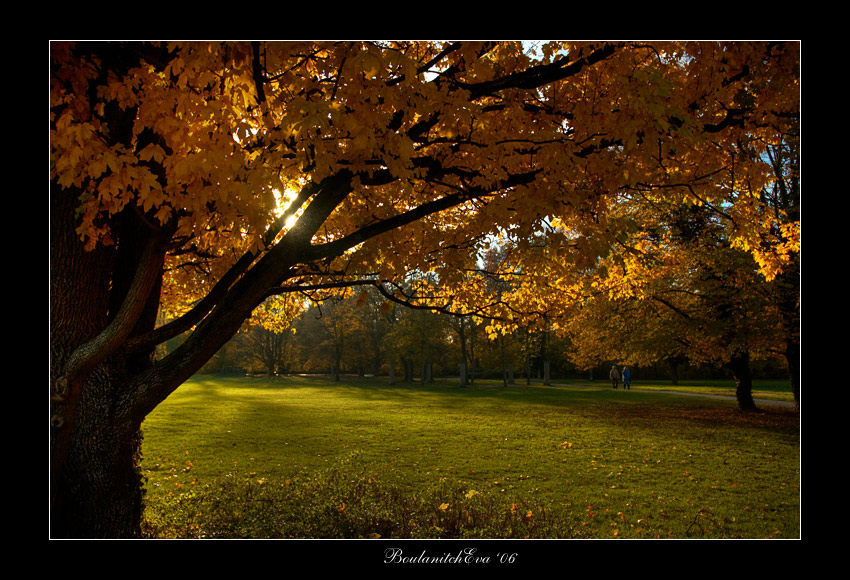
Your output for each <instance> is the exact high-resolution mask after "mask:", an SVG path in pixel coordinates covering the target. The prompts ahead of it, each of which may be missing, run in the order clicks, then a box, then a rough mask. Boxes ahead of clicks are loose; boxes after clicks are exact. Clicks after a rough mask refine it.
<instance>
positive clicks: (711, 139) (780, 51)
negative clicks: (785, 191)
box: [51, 42, 799, 322]
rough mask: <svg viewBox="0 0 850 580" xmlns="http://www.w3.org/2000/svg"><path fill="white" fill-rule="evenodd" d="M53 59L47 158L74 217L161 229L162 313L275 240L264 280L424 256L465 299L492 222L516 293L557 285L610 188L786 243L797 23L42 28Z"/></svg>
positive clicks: (597, 231)
mask: <svg viewBox="0 0 850 580" xmlns="http://www.w3.org/2000/svg"><path fill="white" fill-rule="evenodd" d="M532 48H533V49H532ZM52 57H53V63H54V68H53V71H52V76H51V80H52V84H51V107H52V109H51V147H52V167H51V175H52V179H53V180H54V182H55V183H56V184H58V185H59V186H60V187H62V188H66V189H73V190H75V191H78V195H79V210H78V216H79V222H78V223H77V224H75V227H76V231H77V233H78V235H79V237H80V239H81V240H82V241H83V242H84V243H85V244H87V245H88V247H94V246H95V245H97V244H110V243H112V242H113V232H112V230H111V226H110V224H111V221H110V218H111V217H112V216H115V215H117V214H118V213H120V212H121V211H123V210H125V209H126V208H128V207H130V208H132V209H133V210H134V211H135V212H137V213H138V214H139V215H142V216H144V219H145V220H146V222H147V223H149V224H150V227H151V228H154V229H158V228H162V229H170V231H171V232H173V233H172V234H171V240H172V245H171V250H170V253H169V255H168V257H167V262H166V265H167V266H169V268H167V269H166V272H167V273H166V275H165V279H164V292H165V294H164V295H165V296H166V297H167V298H168V302H169V304H171V305H172V306H174V307H175V312H177V311H178V309H177V308H176V305H177V304H178V303H180V302H181V301H182V302H184V303H189V302H195V301H197V300H199V299H200V298H201V297H203V296H204V295H206V294H207V292H208V291H209V289H210V288H211V287H212V284H213V283H214V282H216V281H220V280H225V282H226V284H224V285H225V286H227V287H228V288H233V286H232V284H233V280H229V279H228V278H227V275H228V274H227V273H228V272H230V274H231V275H232V278H233V279H236V278H237V277H239V276H244V274H245V273H246V272H248V271H250V270H251V269H256V270H257V272H258V276H259V272H260V265H261V264H263V263H264V261H263V258H264V257H267V256H272V255H275V254H276V253H277V254H279V255H278V256H277V257H276V258H275V259H274V260H272V259H271V258H269V259H268V260H266V261H265V265H264V266H263V267H264V268H265V270H264V271H265V272H267V273H268V275H266V276H261V277H260V279H259V280H258V281H257V283H258V284H261V285H263V286H266V287H265V288H263V292H264V293H265V295H268V294H269V293H272V292H273V291H274V289H275V288H277V287H279V286H281V285H285V286H287V287H298V286H303V285H305V284H310V285H316V284H323V283H325V284H326V283H329V282H332V281H333V282H336V281H351V280H355V279H363V278H364V277H373V278H374V279H379V280H394V281H400V280H402V279H403V278H404V277H405V276H406V275H408V274H409V273H410V272H413V271H420V272H433V273H435V274H437V276H438V279H439V280H440V283H441V285H443V287H444V288H446V289H447V290H446V291H447V292H449V295H450V297H451V300H452V303H453V304H454V305H455V306H457V307H461V308H466V309H468V310H474V309H475V308H476V307H477V305H480V304H481V303H483V302H485V301H486V300H485V298H484V293H485V292H486V291H487V288H486V285H484V284H482V283H481V281H480V280H479V279H477V278H475V277H473V276H470V273H471V272H473V271H475V270H476V269H478V268H480V266H481V264H480V262H479V261H478V259H477V258H478V255H479V254H480V252H481V251H482V250H483V249H485V248H486V247H488V246H489V245H491V244H498V243H499V242H498V240H499V239H500V236H501V238H502V239H509V240H511V242H512V244H514V246H515V247H516V249H517V255H519V256H522V257H521V258H516V259H515V260H514V262H512V263H511V268H513V270H512V272H513V273H514V274H516V272H518V271H521V272H522V273H523V275H524V276H525V277H524V279H523V281H524V285H523V288H524V289H525V290H527V291H528V292H527V297H528V299H529V300H534V296H533V293H532V292H531V289H533V288H534V287H535V284H533V283H530V282H533V281H534V280H535V279H544V278H545V280H546V281H547V284H548V285H549V286H550V290H551V288H556V289H558V291H559V292H560V293H561V295H562V296H568V295H569V291H570V290H569V288H570V284H572V278H574V274H575V272H578V271H581V269H582V268H586V267H588V266H590V265H592V264H594V263H595V261H596V260H597V258H598V257H600V256H604V255H605V254H606V253H607V252H608V250H609V249H610V248H611V247H612V244H616V243H617V236H618V235H621V233H622V232H621V231H618V228H619V227H620V226H619V225H617V224H614V223H609V221H608V216H609V215H610V214H611V213H612V208H616V207H618V206H620V205H622V204H623V203H626V202H629V203H638V201H637V200H639V203H640V204H641V207H642V208H644V209H643V210H641V211H644V212H647V211H649V212H651V211H652V210H651V208H652V204H653V200H664V202H665V204H669V203H674V204H698V205H705V204H709V205H712V206H714V207H717V208H722V209H723V211H724V212H725V214H726V215H728V216H730V217H731V221H730V222H729V223H730V224H734V225H733V227H731V228H730V233H729V235H730V239H731V241H732V243H733V244H735V245H737V246H738V247H741V248H745V249H747V250H749V251H751V252H753V253H754V255H755V256H756V258H757V260H758V262H759V264H760V265H761V267H762V269H763V273H764V275H766V276H767V277H772V276H774V275H775V274H776V272H777V271H779V270H780V269H781V268H782V267H783V264H784V263H785V262H786V261H787V256H788V254H789V252H791V251H793V250H795V249H796V248H797V247H798V243H799V242H798V241H797V240H798V234H797V230H798V227H799V224H798V223H797V222H795V221H793V220H790V221H788V220H786V221H785V223H783V225H782V229H781V230H780V229H777V228H776V227H775V226H776V223H775V220H773V221H772V220H767V219H765V206H764V204H763V203H761V201H760V198H759V195H760V192H761V191H762V190H763V189H764V188H765V187H768V186H769V184H770V182H771V180H773V179H775V176H774V174H773V172H772V171H771V166H770V162H769V160H768V159H767V157H766V152H767V150H768V149H769V147H770V146H771V145H773V144H775V143H777V142H778V141H779V140H781V139H782V137H783V135H785V134H787V133H788V132H789V131H791V130H792V129H793V127H794V124H795V123H796V122H797V118H798V115H799V46H798V44H795V43H769V42H756V43H744V42H740V43H739V42H732V43H716V42H652V43H641V42H621V43H603V42H595V43H593V42H583V43H562V42H551V43H541V44H537V45H534V47H529V46H528V45H524V44H522V43H519V42H493V43H488V42H461V43H447V42H391V43H379V42H254V43H250V42H244V43H211V42H203V43H179V44H178V43H175V44H150V45H148V44H139V43H128V44H107V45H105V46H102V45H89V44H85V43H84V44H82V45H76V46H75V45H72V44H65V43H56V44H54V45H52ZM118 121H122V122H123V124H120V126H121V127H122V128H123V131H124V132H123V133H118V132H116V127H118V126H119V122H118ZM652 219H657V220H663V219H664V216H663V215H655V216H654V217H653V218H652ZM534 248H536V249H537V250H538V251H526V250H531V249H534ZM543 249H545V251H544V250H543ZM283 254H285V255H286V256H287V257H286V259H284V258H283V257H282V255H283ZM240 260H241V261H240ZM188 264H192V265H193V266H197V267H195V268H187V267H185V266H186V265H188ZM234 268H236V269H237V270H238V272H236V274H238V275H234V272H235V270H234ZM199 271H203V273H204V276H202V277H198V275H197V273H198V272H199ZM559 281H560V282H562V285H561V286H558V282H559ZM545 296H546V297H545V298H544V299H545V300H549V299H550V298H551V296H552V294H551V292H550V293H549V294H546V295H545ZM261 298H262V296H261V294H260V293H256V294H255V295H254V296H252V298H251V301H252V302H255V303H257V302H258V301H259V300H260V299H261ZM447 299H448V298H447ZM253 306H256V304H253ZM521 309H522V308H521V307H520V306H519V303H517V304H515V305H514V310H515V311H519V310H521ZM528 309H529V310H533V309H534V306H533V305H531V306H529V307H528ZM208 311H209V310H205V311H204V312H203V313H196V315H195V318H194V320H193V322H197V321H199V320H200V319H201V318H202V317H203V316H204V315H205V314H206V312H208Z"/></svg>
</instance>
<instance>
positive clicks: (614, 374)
mask: <svg viewBox="0 0 850 580" xmlns="http://www.w3.org/2000/svg"><path fill="white" fill-rule="evenodd" d="M608 378H609V379H611V383H612V384H613V385H614V388H615V389H616V388H617V385H618V384H619V383H620V372H619V371H618V370H617V365H611V372H610V373H608Z"/></svg>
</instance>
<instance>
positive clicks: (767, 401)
mask: <svg viewBox="0 0 850 580" xmlns="http://www.w3.org/2000/svg"><path fill="white" fill-rule="evenodd" d="M556 384H557V385H558V386H561V387H574V388H577V389H598V390H606V389H608V390H611V387H608V386H604V387H603V386H601V385H600V386H596V385H572V384H569V383H556ZM629 390H630V391H642V392H644V393H664V394H665V395H681V396H683V397H705V398H708V399H722V400H726V401H732V402H737V401H738V400H737V399H736V398H735V396H734V395H711V394H702V393H687V392H684V391H675V390H659V389H641V388H640V387H633V388H631V389H629ZM755 403H756V405H774V406H778V407H793V406H794V405H795V403H794V401H775V400H773V399H755Z"/></svg>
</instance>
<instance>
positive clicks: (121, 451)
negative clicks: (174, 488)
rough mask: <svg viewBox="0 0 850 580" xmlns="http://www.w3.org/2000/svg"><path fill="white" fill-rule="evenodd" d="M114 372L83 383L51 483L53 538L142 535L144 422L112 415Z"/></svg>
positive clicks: (129, 536) (93, 377) (94, 377)
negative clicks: (139, 463) (70, 430)
mask: <svg viewBox="0 0 850 580" xmlns="http://www.w3.org/2000/svg"><path fill="white" fill-rule="evenodd" d="M114 387H115V383H114V379H113V377H109V376H102V375H101V374H99V373H97V374H96V375H95V376H92V378H90V380H89V381H88V383H87V384H86V385H85V389H84V393H85V394H84V397H83V401H82V403H81V405H80V407H79V410H78V413H77V415H76V418H75V424H74V430H73V436H72V438H71V442H70V445H69V449H68V451H67V453H66V454H65V456H64V462H63V464H62V465H61V466H56V465H54V467H53V468H54V469H57V470H58V474H57V479H56V481H55V482H54V486H53V490H52V491H53V496H54V497H53V505H52V509H51V530H50V531H51V537H55V538H135V537H139V535H140V531H141V530H140V523H141V518H142V480H141V477H140V474H139V472H138V470H137V465H136V461H137V459H138V452H139V446H140V444H141V434H140V430H139V427H140V425H139V424H138V423H136V422H129V421H126V420H125V419H123V418H120V419H117V418H115V417H114V416H113V413H112V409H110V407H111V406H112V403H113V401H112V398H111V396H110V392H111V391H113V389H114Z"/></svg>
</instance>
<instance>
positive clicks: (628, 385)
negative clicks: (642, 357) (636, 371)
mask: <svg viewBox="0 0 850 580" xmlns="http://www.w3.org/2000/svg"><path fill="white" fill-rule="evenodd" d="M623 389H629V390H630V391H631V390H632V373H631V371H630V370H629V369H628V368H627V367H623Z"/></svg>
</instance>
